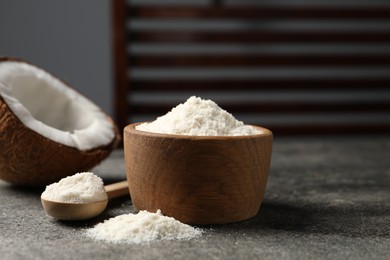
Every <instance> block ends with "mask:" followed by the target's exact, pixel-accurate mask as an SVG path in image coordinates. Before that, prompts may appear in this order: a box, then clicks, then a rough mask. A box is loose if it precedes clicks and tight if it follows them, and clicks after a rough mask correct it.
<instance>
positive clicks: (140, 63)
mask: <svg viewBox="0 0 390 260" xmlns="http://www.w3.org/2000/svg"><path fill="white" fill-rule="evenodd" d="M129 63H130V64H133V66H134V67H146V68H147V67H163V68H167V67H181V68H185V67H239V66H243V67H250V66H265V67H273V66H294V67H296V66H350V67H351V66H370V65H376V66H380V65H390V54H383V55H367V54H366V55H362V54H358V55H348V54H347V55H332V54H328V55H324V54H322V55H302V54H301V55H292V54H290V55H267V54H250V55H245V54H235V55H234V54H232V55H191V54H188V55H174V54H172V55H132V56H130V57H129Z"/></svg>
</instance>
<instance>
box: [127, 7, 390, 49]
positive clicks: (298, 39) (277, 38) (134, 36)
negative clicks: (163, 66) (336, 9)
mask: <svg viewBox="0 0 390 260" xmlns="http://www.w3.org/2000/svg"><path fill="white" fill-rule="evenodd" d="M389 16H390V14H389ZM127 37H128V39H129V40H130V42H132V43H135V42H142V43H246V44H253V43H277V42H289V43H385V42H390V32H386V31H382V32H378V31H371V32H369V31H364V32H356V31H355V32H336V31H333V32H332V31H321V32H320V31H269V30H241V31H232V32H223V31H219V32H202V31H196V30H192V31H178V30H176V31H168V30H166V31H131V32H129V33H128V36H127Z"/></svg>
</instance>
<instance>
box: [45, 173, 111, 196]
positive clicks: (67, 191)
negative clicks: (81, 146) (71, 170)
mask: <svg viewBox="0 0 390 260" xmlns="http://www.w3.org/2000/svg"><path fill="white" fill-rule="evenodd" d="M41 198H42V199H45V200H50V201H58V202H68V203H92V202H97V201H102V200H106V199H107V193H106V191H105V190H104V185H103V180H102V179H101V178H100V177H99V176H97V175H95V174H93V173H92V172H81V173H76V174H75V175H72V176H69V177H66V178H63V179H61V180H60V181H59V182H55V183H53V184H50V185H48V186H46V189H45V191H44V192H43V193H42V195H41Z"/></svg>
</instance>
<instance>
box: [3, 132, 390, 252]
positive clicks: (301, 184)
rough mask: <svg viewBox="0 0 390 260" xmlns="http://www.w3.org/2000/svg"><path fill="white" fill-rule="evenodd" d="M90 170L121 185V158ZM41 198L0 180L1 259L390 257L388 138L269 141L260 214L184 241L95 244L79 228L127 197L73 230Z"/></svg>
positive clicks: (116, 210)
mask: <svg viewBox="0 0 390 260" xmlns="http://www.w3.org/2000/svg"><path fill="white" fill-rule="evenodd" d="M94 172H95V173H96V174H98V175H100V176H101V177H102V178H103V179H104V180H105V182H106V183H110V182H114V181H118V180H121V179H123V178H125V167H124V161H123V154H122V152H121V151H116V152H115V153H113V154H112V156H111V157H110V158H109V159H107V160H106V161H104V162H103V163H102V164H101V165H100V166H98V167H97V168H96V169H94ZM41 192H42V190H25V189H20V188H15V187H12V186H10V185H8V184H6V183H4V182H1V181H0V209H1V211H0V259H390V138H389V137H360V138H358V137H347V138H345V137H344V138H342V137H338V138H330V137H326V138H314V137H311V138H279V139H278V138H275V143H274V152H273V158H272V165H271V171H270V178H269V182H268V186H267V191H266V195H265V199H264V203H263V205H262V207H261V210H260V212H259V214H258V215H257V216H256V217H254V218H253V219H251V220H248V221H244V222H241V223H236V224H230V225H221V226H212V227H204V229H205V233H204V235H203V236H202V237H200V238H198V239H193V240H190V241H161V242H157V243H152V244H146V245H112V244H107V243H103V242H96V241H93V240H90V239H89V238H87V237H85V235H84V234H85V229H86V228H88V227H91V226H93V225H94V224H96V223H98V222H101V221H103V220H104V219H107V218H109V217H112V216H116V215H119V214H123V213H129V212H134V209H133V208H132V206H131V201H130V199H128V198H123V199H119V200H116V201H113V202H112V203H111V204H110V206H109V208H108V209H107V211H105V212H104V213H103V214H102V215H101V216H100V217H99V218H97V219H93V220H91V221H84V222H73V223H72V222H70V223H69V222H58V221H55V220H53V219H51V218H49V217H47V216H46V215H45V214H44V212H43V209H42V207H41V204H40V199H39V197H40V193H41Z"/></svg>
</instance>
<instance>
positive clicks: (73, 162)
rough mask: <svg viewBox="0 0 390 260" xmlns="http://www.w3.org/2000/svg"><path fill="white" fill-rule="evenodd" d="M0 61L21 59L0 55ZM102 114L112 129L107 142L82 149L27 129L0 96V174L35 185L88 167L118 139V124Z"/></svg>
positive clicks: (17, 183)
mask: <svg viewBox="0 0 390 260" xmlns="http://www.w3.org/2000/svg"><path fill="white" fill-rule="evenodd" d="M3 61H17V62H24V61H21V60H18V59H12V58H0V62H3ZM66 85H67V84H66ZM67 86H69V85H67ZM80 95H81V94H80ZM102 113H103V112H102ZM106 116H107V120H108V121H110V122H111V124H112V128H113V131H114V133H115V136H114V138H113V140H112V141H111V142H110V143H109V144H108V145H105V146H101V147H97V148H94V149H90V150H85V151H83V150H78V149H77V148H73V147H69V146H66V145H63V144H60V143H58V142H55V141H52V140H50V139H48V138H46V137H44V136H42V135H41V134H39V133H37V132H35V131H34V130H31V129H30V128H28V127H27V126H25V125H24V124H23V123H22V122H21V121H20V119H19V118H18V117H17V116H16V115H15V114H14V113H13V111H12V110H11V109H10V108H9V107H8V105H7V103H6V102H5V101H4V99H3V98H2V97H1V96H0V133H1V134H0V178H1V179H2V180H4V181H7V182H10V183H12V184H14V185H18V186H25V187H38V186H44V185H48V184H50V183H53V182H56V181H59V180H60V179H62V178H64V177H66V176H70V175H73V174H75V173H77V172H83V171H88V170H90V169H92V168H93V167H94V166H96V165H97V164H98V163H100V162H101V161H102V160H104V159H105V158H107V156H108V155H109V154H110V153H111V152H112V150H113V149H115V147H116V146H117V145H118V143H119V141H120V139H121V138H120V134H119V131H118V128H117V127H116V125H115V124H114V123H113V121H112V119H111V118H110V117H109V116H108V115H106Z"/></svg>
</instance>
